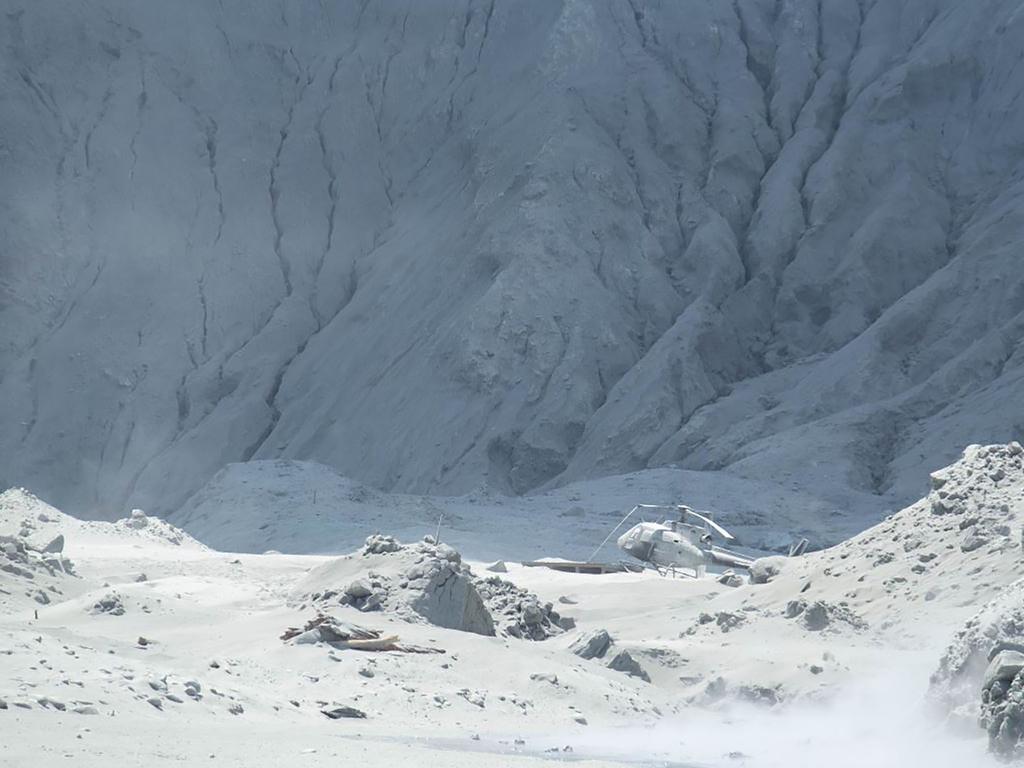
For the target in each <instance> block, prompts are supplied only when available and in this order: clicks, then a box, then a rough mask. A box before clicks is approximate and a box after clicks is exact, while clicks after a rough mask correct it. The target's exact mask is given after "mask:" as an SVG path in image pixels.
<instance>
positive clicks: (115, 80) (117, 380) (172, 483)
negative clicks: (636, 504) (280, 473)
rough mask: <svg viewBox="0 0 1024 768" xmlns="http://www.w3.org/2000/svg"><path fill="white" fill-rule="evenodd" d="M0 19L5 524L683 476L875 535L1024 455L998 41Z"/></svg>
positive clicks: (715, 18)
mask: <svg viewBox="0 0 1024 768" xmlns="http://www.w3.org/2000/svg"><path fill="white" fill-rule="evenodd" d="M0 11H2V16H0V105H2V108H0V137H2V139H0V158H2V162H3V174H2V177H0V232H2V235H3V243H4V246H3V258H2V259H0V456H3V457H4V465H3V466H2V467H0V487H6V486H7V485H15V484H17V485H24V486H26V487H29V488H31V489H33V490H34V491H35V492H37V493H39V494H40V495H42V496H44V497H45V498H47V499H49V500H50V501H52V502H53V503H55V504H57V505H58V506H60V507H61V508H62V509H66V510H68V511H70V512H74V513H75V514H78V515H80V516H92V517H98V518H107V519H111V518H114V517H117V516H119V515H120V514H123V511H124V510H126V509H131V508H132V507H133V506H134V507H142V508H144V509H147V510H148V511H150V512H153V513H161V514H162V513H169V512H171V511H173V510H175V509H177V508H178V507H179V506H181V505H182V504H183V503H184V502H185V501H186V500H187V499H188V497H189V496H190V495H191V494H192V493H193V492H194V491H196V490H197V489H199V488H200V487H202V486H203V484H204V483H205V482H206V481H207V480H209V479H210V478H211V477H212V476H213V475H214V474H215V473H216V472H218V471H219V470H220V469H221V468H222V467H223V466H224V465H225V464H227V463H228V462H241V461H246V460H249V459H275V458H285V459H300V460H312V461H317V462H319V463H321V464H324V465H326V466H329V467H331V468H333V469H334V470H337V471H338V472H340V473H341V474H342V475H344V476H345V477H348V478H352V479H353V480H356V481H359V482H362V483H366V484H368V485H370V486H372V487H375V488H378V489H381V490H385V491H398V492H405V493H418V494H434V495H436V494H443V495H452V494H454V495H460V494H463V493H466V492H470V491H473V490H476V489H478V488H479V487H481V486H487V487H488V488H490V489H491V490H493V491H497V492H502V493H512V494H521V493H524V492H529V491H532V490H536V489H538V488H545V487H551V486H557V485H562V484H564V483H565V482H568V481H576V480H589V479H593V478H595V477H608V476H612V475H619V474H623V473H629V472H635V471H646V470H649V469H651V468H659V467H668V466H672V465H674V464H682V465H683V467H684V468H685V469H688V470H696V471H700V472H704V471H720V472H722V473H723V474H722V477H723V479H729V478H742V479H748V480H749V479H753V480H755V481H759V482H761V483H764V484H770V485H773V486H775V487H776V489H777V490H785V491H792V490H796V491H799V492H801V493H802V494H805V495H806V496H807V497H810V498H809V501H808V505H807V506H806V507H804V509H805V511H808V512H809V511H810V510H811V509H812V508H818V507H820V506H821V505H822V504H823V502H824V503H825V505H826V506H829V507H832V508H839V509H847V510H857V511H859V512H861V513H862V514H868V513H870V512H872V511H873V510H877V509H881V508H885V507H886V506H888V507H891V508H893V509H897V508H899V507H902V506H904V505H905V504H906V503H907V502H908V501H910V500H912V499H914V498H917V497H918V496H919V495H920V494H921V493H922V492H923V490H924V489H925V487H926V484H925V483H924V477H925V475H926V473H927V469H928V468H932V467H935V466H940V465H942V464H944V463H947V462H948V461H950V460H952V459H953V458H955V456H956V455H957V454H958V453H959V451H960V450H961V448H962V446H964V445H966V444H967V443H970V442H978V441H980V440H1004V441H1005V440H1010V439H1013V438H1014V437H1015V436H1017V435H1019V434H1020V432H1021V428H1022V424H1021V423H1020V421H1019V418H1018V417H1016V416H1015V414H1021V413H1024V384H1022V381H1024V380H1022V373H1024V367H1022V361H1024V356H1022V352H1021V347H1020V339H1021V338H1022V337H1024V334H1022V314H1021V313H1022V310H1024V290H1022V286H1024V283H1022V277H1021V271H1020V269H1019V243H1020V242H1021V239H1022V233H1024V218H1022V213H1021V211H1022V210H1024V207H1022V206H1021V194H1022V192H1024V174H1022V170H1024V165H1022V163H1024V153H1022V145H1021V136H1022V135H1024V99H1022V98H1021V91H1022V89H1024V70H1022V67H1024V64H1022V61H1021V58H1020V41H1021V39H1022V37H1024V15H1022V14H1021V12H1020V7H1019V2H1017V0H971V1H970V2H966V1H965V0H901V1H900V2H896V1H895V0H891V1H890V0H689V1H688V2H685V3H684V2H678V0H643V1H642V2H641V1H640V0H564V1H563V2H555V1H554V0H519V1H517V2H502V1H501V0H444V1H443V2H441V1H435V2H409V1H408V0H358V1H356V0H353V1H352V2H335V3H315V2H312V1H311V0H299V1H297V2H292V1H288V2H276V1H274V2H272V1H267V2H251V1H250V0H223V2H217V3H212V2H208V0H188V1H187V2H177V3H173V4H171V3H166V2H160V1H159V0H147V1H144V2H140V1H138V0H81V2H74V3H69V2H66V1H65V0H4V2H3V3H0ZM874 521H875V520H874V518H872V519H871V520H870V522H874ZM862 527H863V526H862ZM834 541H835V539H833V542H834Z"/></svg>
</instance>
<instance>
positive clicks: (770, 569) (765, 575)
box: [750, 555, 787, 584]
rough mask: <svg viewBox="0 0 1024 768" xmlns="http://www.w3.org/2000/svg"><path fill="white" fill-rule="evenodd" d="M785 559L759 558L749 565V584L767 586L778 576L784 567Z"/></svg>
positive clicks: (778, 556) (775, 557) (774, 557)
mask: <svg viewBox="0 0 1024 768" xmlns="http://www.w3.org/2000/svg"><path fill="white" fill-rule="evenodd" d="M786 560H787V558H785V557H782V556H781V555H772V556H771V557H759V558H758V559H757V560H755V561H754V562H753V563H751V564H750V583H751V584H767V583H768V582H769V581H771V580H772V579H774V578H775V577H776V576H778V575H779V574H780V573H781V572H782V569H783V568H784V567H785V566H786Z"/></svg>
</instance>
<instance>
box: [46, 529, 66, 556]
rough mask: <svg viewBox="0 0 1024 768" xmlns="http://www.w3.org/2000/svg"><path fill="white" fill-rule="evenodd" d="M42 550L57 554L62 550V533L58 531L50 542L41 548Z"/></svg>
mask: <svg viewBox="0 0 1024 768" xmlns="http://www.w3.org/2000/svg"><path fill="white" fill-rule="evenodd" d="M41 551H42V552H46V553H49V554H57V553H60V552H63V551H64V534H63V533H58V534H57V535H56V536H55V537H54V538H53V539H51V540H50V542H49V543H48V544H47V545H46V546H45V547H43V548H42V550H41Z"/></svg>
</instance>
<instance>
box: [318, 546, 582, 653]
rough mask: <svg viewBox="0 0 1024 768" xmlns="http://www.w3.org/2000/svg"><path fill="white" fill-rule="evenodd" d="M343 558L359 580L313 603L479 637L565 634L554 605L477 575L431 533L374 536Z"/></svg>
mask: <svg viewBox="0 0 1024 768" xmlns="http://www.w3.org/2000/svg"><path fill="white" fill-rule="evenodd" d="M342 561H343V564H344V565H346V566H347V570H346V572H349V573H352V574H355V575H356V577H355V578H353V579H352V580H350V581H349V582H348V583H347V584H345V585H344V586H341V587H340V588H337V587H332V588H328V589H324V590H319V591H316V592H314V593H312V594H311V598H312V600H313V601H314V602H315V603H317V604H320V605H323V604H325V603H335V602H336V603H340V604H341V605H346V606H351V607H353V608H356V609H358V610H360V611H363V612H369V611H378V610H379V611H386V612H390V613H395V614H398V615H400V616H402V617H404V618H406V619H407V620H411V621H427V622H429V623H431V624H434V625H436V626H439V627H445V628H447V629H456V630H460V631H463V632H473V633H475V634H478V635H494V634H501V635H505V636H508V637H515V638H520V639H524V640H544V639H547V638H548V637H551V636H552V635H556V634H561V632H562V631H563V630H562V628H561V626H560V624H559V622H560V621H561V620H562V617H561V616H560V615H559V613H558V612H557V611H555V610H554V606H553V605H552V604H551V603H543V602H541V601H540V600H539V599H538V598H537V596H536V595H534V594H532V593H530V592H529V591H527V590H525V589H522V588H521V587H517V586H515V585H514V584H512V583H511V582H508V581H505V580H503V579H501V578H500V577H498V576H495V575H489V576H487V577H486V578H482V577H479V576H477V575H476V574H475V573H473V571H472V570H471V569H470V568H469V566H467V565H466V564H465V563H463V562H462V556H461V555H460V554H459V553H458V551H456V550H455V549H454V548H452V547H450V546H449V545H447V544H443V543H441V544H439V543H436V542H435V541H434V539H433V537H431V536H427V537H425V538H424V539H423V540H422V541H420V542H417V543H415V544H401V543H400V542H398V541H397V539H395V538H394V537H393V536H385V535H379V534H374V535H373V536H370V537H369V538H368V539H367V540H366V543H365V545H364V547H363V549H362V551H361V553H360V554H359V555H358V556H349V557H348V558H342ZM363 566H365V567H363Z"/></svg>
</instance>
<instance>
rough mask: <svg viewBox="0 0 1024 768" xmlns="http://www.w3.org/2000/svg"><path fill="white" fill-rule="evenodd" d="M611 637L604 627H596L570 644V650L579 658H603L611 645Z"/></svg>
mask: <svg viewBox="0 0 1024 768" xmlns="http://www.w3.org/2000/svg"><path fill="white" fill-rule="evenodd" d="M611 644H612V637H611V635H609V634H608V630H606V629H598V630H595V631H594V632H590V633H589V634H586V635H584V636H583V637H581V638H579V639H578V640H576V642H574V643H573V644H572V652H573V653H575V654H576V655H577V656H579V657H580V658H581V659H600V658H603V657H604V655H605V654H606V653H608V649H609V648H610V647H611Z"/></svg>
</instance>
